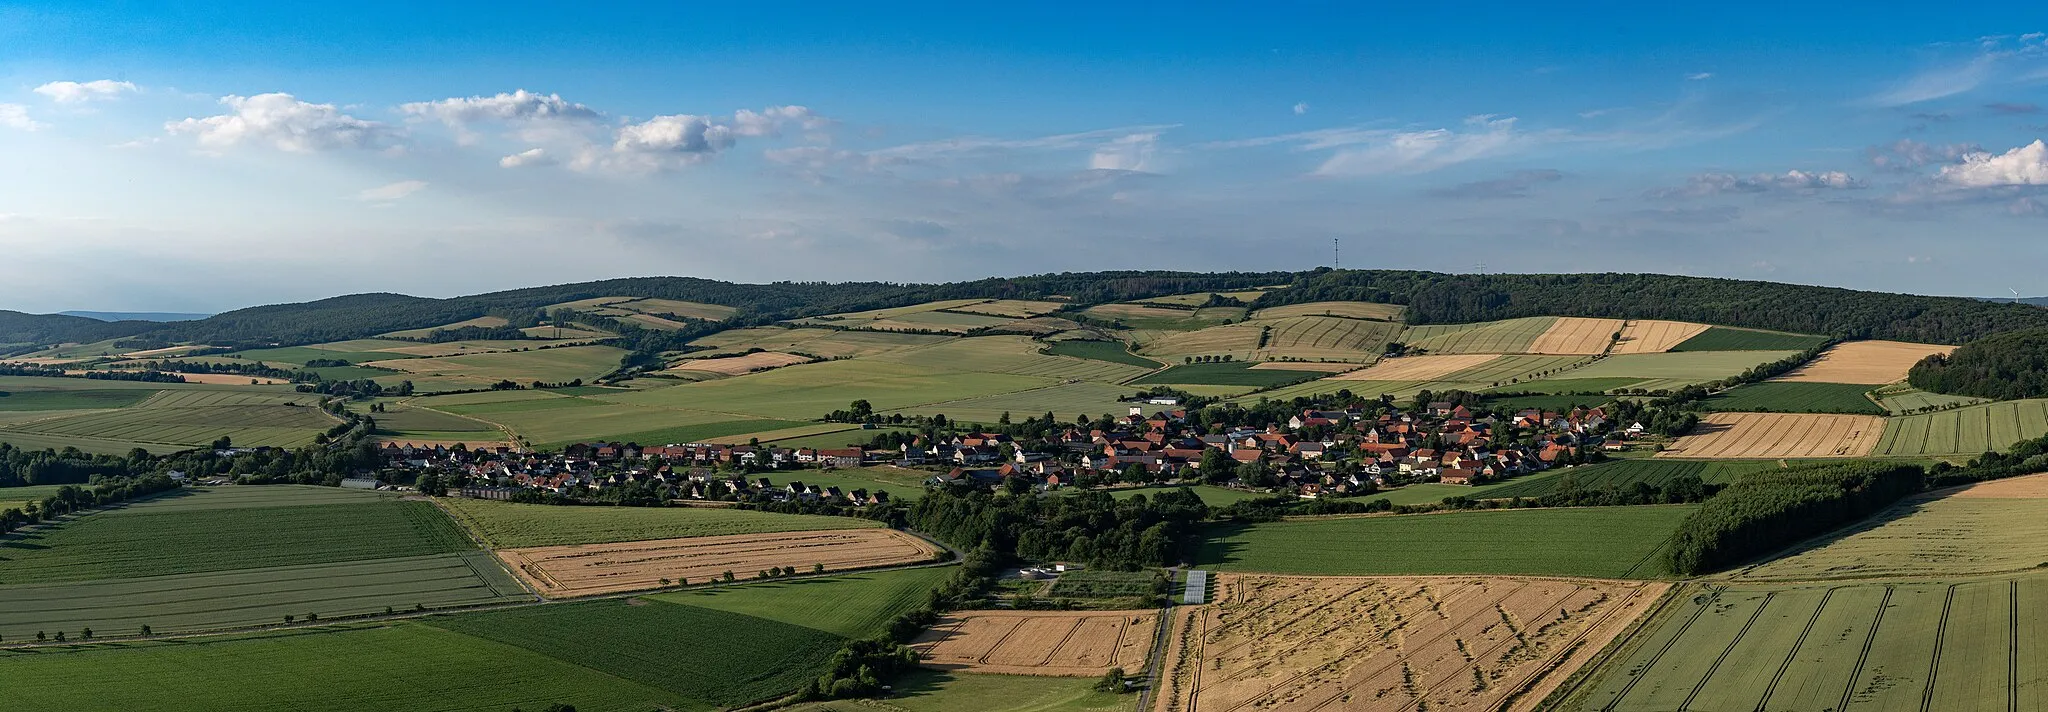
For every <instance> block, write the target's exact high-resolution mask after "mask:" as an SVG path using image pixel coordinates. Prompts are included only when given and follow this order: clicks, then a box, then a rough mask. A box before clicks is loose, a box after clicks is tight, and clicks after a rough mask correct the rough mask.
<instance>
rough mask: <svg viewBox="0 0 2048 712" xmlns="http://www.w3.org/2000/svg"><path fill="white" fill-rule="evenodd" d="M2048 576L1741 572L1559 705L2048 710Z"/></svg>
mask: <svg viewBox="0 0 2048 712" xmlns="http://www.w3.org/2000/svg"><path fill="white" fill-rule="evenodd" d="M2043 611H2048V578H2044V577H2042V576H2038V575H2035V576H2027V577H2022V578H2018V579H2013V580H1990V581H1968V582H1956V583H1946V582H1921V583H1898V584H1888V585H1887V584H1866V585H1849V586H1830V585H1824V584H1803V585H1801V584H1787V585H1770V584H1740V585H1735V586H1729V587H1726V588H1720V587H1694V588H1690V589H1685V590H1680V591H1677V592H1675V594H1674V596H1673V598H1672V604H1671V605H1669V606H1668V607H1666V608H1665V610H1663V611H1662V612H1661V613H1660V614H1659V615H1658V617H1657V618H1656V619H1655V620H1654V621H1653V622H1652V623H1651V624H1650V625H1649V626H1648V627H1646V628H1644V629H1643V631H1642V632H1641V633H1639V634H1638V635H1636V636H1634V638H1633V639H1632V640H1631V641H1629V642H1628V643H1627V644H1626V645H1624V646H1622V647H1621V648H1620V650H1619V653H1618V654H1617V655H1615V656H1614V657H1613V658H1611V659H1609V660H1608V661H1607V662H1606V664H1604V665H1602V666H1601V668H1600V669H1599V671H1598V672H1597V673H1596V674H1595V676H1594V677H1593V678H1591V680H1590V681H1589V682H1588V683H1587V684H1585V685H1584V686H1583V687H1581V688H1580V689H1579V690H1578V691H1577V693H1576V694H1575V695H1573V696H1571V697H1569V698H1568V699H1567V700H1566V702H1567V704H1565V705H1563V706H1562V707H1561V708H1562V709H1570V710H1615V711H1619V712H1667V711H1668V710H1676V709H1694V710H1842V709H1845V708H1846V709H1848V710H2032V709H2043V708H2048V646H2044V645H2043V644H2042V643H2041V642H2040V641H2042V640H2044V639H2048V614H2044V613H2043Z"/></svg>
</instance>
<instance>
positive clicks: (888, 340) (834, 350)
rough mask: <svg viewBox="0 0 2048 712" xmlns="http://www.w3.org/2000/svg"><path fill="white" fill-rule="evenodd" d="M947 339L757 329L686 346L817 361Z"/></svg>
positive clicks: (872, 353)
mask: <svg viewBox="0 0 2048 712" xmlns="http://www.w3.org/2000/svg"><path fill="white" fill-rule="evenodd" d="M949 338H952V337H947V336H934V335H929V334H895V333H884V332H876V331H838V330H834V329H801V328H791V327H781V326H760V327H753V328H747V329H734V330H732V331H721V332H718V333H716V334H712V335H710V336H706V337H704V338H701V339H698V340H696V341H692V342H690V344H691V345H692V346H702V347H706V348H708V349H711V351H707V352H704V353H707V354H733V353H741V352H744V351H746V350H748V349H762V350H765V351H782V352H788V353H799V354H809V355H811V356H817V357H819V358H846V357H857V356H872V355H875V354H879V353H886V352H889V351H893V350H896V349H901V348H907V347H911V346H925V345H930V344H936V343H942V342H944V341H946V340H947V339H949Z"/></svg>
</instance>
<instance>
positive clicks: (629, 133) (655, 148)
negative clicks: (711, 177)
mask: <svg viewBox="0 0 2048 712" xmlns="http://www.w3.org/2000/svg"><path fill="white" fill-rule="evenodd" d="M733 141H734V139H733V130H732V127H730V126H725V125H721V124H717V123H713V122H712V121H711V119H710V117H705V116H693V115H690V114H672V115H669V116H656V117H654V118H652V119H648V120H646V121H643V122H641V123H637V124H631V125H628V126H622V127H620V128H619V131H618V136H617V138H616V139H615V140H613V141H612V146H611V155H610V156H609V157H606V156H600V155H593V154H588V153H587V154H586V155H585V156H583V157H582V159H581V160H580V161H579V162H580V163H582V164H584V165H585V166H592V165H600V164H602V165H611V166H616V167H624V168H631V169H643V170H644V169H657V168H670V167H674V166H678V165H687V164H691V163H697V162H699V161H703V160H705V159H707V158H709V157H711V155H712V154H714V153H717V152H719V151H723V150H725V149H727V148H731V147H732V145H733Z"/></svg>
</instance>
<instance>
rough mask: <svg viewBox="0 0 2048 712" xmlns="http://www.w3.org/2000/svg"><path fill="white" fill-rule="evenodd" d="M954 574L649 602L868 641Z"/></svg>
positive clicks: (844, 580) (875, 576) (901, 575)
mask: <svg viewBox="0 0 2048 712" xmlns="http://www.w3.org/2000/svg"><path fill="white" fill-rule="evenodd" d="M952 575H953V568H952V567H947V566H939V567H931V568H922V569H904V570H900V571H873V572H868V573H857V574H845V575H841V576H832V577H829V578H811V579H799V580H794V581H772V582H766V583H755V584H748V585H745V586H734V587H729V588H698V589H692V590H688V591H678V592H675V593H664V594H659V595H655V596H649V597H648V598H651V599H654V600H657V601H667V602H669V603H680V604H684V605H689V606H696V607H698V608H709V609H713V610H719V611H725V612H728V613H738V614H740V615H746V616H753V617H756V618H762V619H766V620H772V621H781V622H783V623H788V624H790V625H798V626H803V627H805V628H812V629H816V630H820V631H824V632H826V633H831V634H833V635H838V636H843V637H847V638H866V637H870V636H874V635H878V634H880V633H882V632H884V631H885V630H886V629H887V627H888V623H889V621H890V620H891V619H893V618H895V617H896V616H898V615H901V614H902V613H904V612H905V611H908V610H911V609H913V608H916V607H918V606H920V605H923V604H924V600H925V592H926V591H928V590H931V589H933V588H937V587H938V585H939V583H940V582H942V581H945V580H946V579H947V578H948V577H950V576H952Z"/></svg>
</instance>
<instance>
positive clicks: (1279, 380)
mask: <svg viewBox="0 0 2048 712" xmlns="http://www.w3.org/2000/svg"><path fill="white" fill-rule="evenodd" d="M1254 365H1256V364H1252V363H1245V362H1235V363H1195V364H1183V365H1180V366H1173V367H1170V368H1167V369H1166V370H1164V371H1159V372H1157V373H1151V374H1147V375H1146V376H1145V377H1144V378H1140V379H1138V380H1136V381H1132V383H1133V384H1146V383H1185V384H1190V385H1199V386H1261V387H1263V386H1278V385H1282V384H1286V383H1293V382H1295V381H1300V380H1302V379H1309V378H1320V377H1322V376H1324V375H1327V374H1325V373H1323V372H1321V371H1288V370H1283V369H1284V366H1282V367H1275V368H1252V366H1254Z"/></svg>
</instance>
